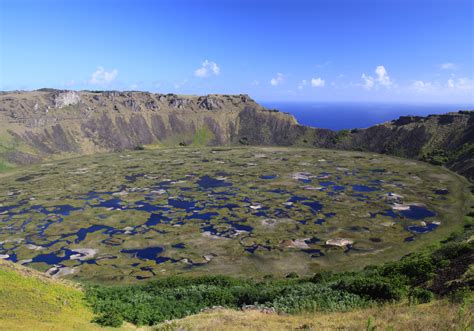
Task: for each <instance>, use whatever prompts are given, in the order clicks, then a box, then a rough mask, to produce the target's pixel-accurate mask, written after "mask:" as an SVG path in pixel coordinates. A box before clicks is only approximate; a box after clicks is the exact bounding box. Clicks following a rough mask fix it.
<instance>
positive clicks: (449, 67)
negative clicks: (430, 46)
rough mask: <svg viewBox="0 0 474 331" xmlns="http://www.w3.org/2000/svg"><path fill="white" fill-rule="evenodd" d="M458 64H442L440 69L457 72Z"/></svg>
mask: <svg viewBox="0 0 474 331" xmlns="http://www.w3.org/2000/svg"><path fill="white" fill-rule="evenodd" d="M457 67H458V66H457V64H456V63H452V62H445V63H440V64H439V68H440V69H442V70H455V69H457Z"/></svg>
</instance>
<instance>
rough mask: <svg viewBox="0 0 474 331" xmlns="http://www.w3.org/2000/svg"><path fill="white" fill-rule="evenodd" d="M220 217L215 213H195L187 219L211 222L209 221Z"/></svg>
mask: <svg viewBox="0 0 474 331" xmlns="http://www.w3.org/2000/svg"><path fill="white" fill-rule="evenodd" d="M218 215H219V214H218V213H213V212H210V213H202V214H198V213H193V214H191V215H189V216H186V219H191V220H202V221H209V220H211V218H213V217H214V216H218Z"/></svg>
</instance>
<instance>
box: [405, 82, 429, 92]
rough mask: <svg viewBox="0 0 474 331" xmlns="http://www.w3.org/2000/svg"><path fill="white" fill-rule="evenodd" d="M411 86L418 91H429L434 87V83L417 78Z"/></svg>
mask: <svg viewBox="0 0 474 331" xmlns="http://www.w3.org/2000/svg"><path fill="white" fill-rule="evenodd" d="M410 88H411V89H413V90H415V91H418V92H427V91H430V90H432V89H433V84H432V83H430V82H424V81H422V80H416V81H414V82H413V83H412V84H411V85H410Z"/></svg>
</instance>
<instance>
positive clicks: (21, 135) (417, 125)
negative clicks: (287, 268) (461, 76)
mask: <svg viewBox="0 0 474 331" xmlns="http://www.w3.org/2000/svg"><path fill="white" fill-rule="evenodd" d="M0 123H1V126H0V147H2V146H6V145H8V146H11V147H10V148H3V149H1V148H0V161H1V160H2V159H3V160H6V161H9V162H12V163H18V164H27V163H33V162H38V161H40V160H43V159H46V158H48V157H49V156H51V155H54V154H65V155H67V156H74V155H84V154H93V153H98V152H109V151H121V150H127V149H136V148H138V147H141V146H142V145H149V144H155V143H158V142H159V143H160V144H161V145H175V146H177V145H181V146H182V145H189V144H196V143H197V144H205V145H209V146H216V145H230V144H233V145H276V146H306V147H319V148H334V149H344V150H361V151H371V152H376V153H383V154H390V155H396V156H401V157H407V158H413V159H418V160H423V161H427V162H430V163H433V164H438V165H446V166H448V167H450V168H451V169H453V170H455V171H457V172H459V173H460V174H463V175H464V176H466V177H468V178H469V179H471V180H474V161H473V154H474V112H472V111H461V112H458V113H449V114H445V115H430V116H427V117H419V116H402V117H400V118H398V119H396V120H393V121H391V122H387V123H383V124H380V125H376V126H373V127H370V128H367V129H355V130H351V131H340V132H335V131H331V130H326V129H318V128H312V127H307V126H302V125H299V124H298V123H297V121H296V120H295V118H294V117H293V116H292V115H290V114H286V113H282V112H278V111H275V110H268V109H265V108H264V107H262V106H260V105H259V104H257V103H256V102H255V101H254V100H252V99H251V98H250V97H249V96H247V95H243V94H241V95H207V96H183V95H176V94H156V93H148V92H120V91H81V92H75V91H63V90H53V89H41V90H37V91H31V92H18V91H17V92H1V93H0Z"/></svg>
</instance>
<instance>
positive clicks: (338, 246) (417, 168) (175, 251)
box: [0, 148, 466, 282]
mask: <svg viewBox="0 0 474 331" xmlns="http://www.w3.org/2000/svg"><path fill="white" fill-rule="evenodd" d="M0 187H1V189H0V258H3V259H7V260H11V261H14V262H18V263H21V264H24V265H28V266H31V267H34V268H36V269H39V270H43V271H47V272H48V273H50V274H52V275H55V276H56V277H72V278H78V279H82V280H89V281H97V282H117V281H122V282H123V281H126V282H131V281H138V280H143V279H149V278H152V277H158V276H160V275H171V274H182V273H188V274H209V273H212V274H230V275H247V276H249V275H250V276H252V275H253V276H256V277H261V276H264V275H267V274H273V275H285V274H287V273H289V272H292V271H295V272H298V273H301V274H311V273H314V272H316V271H319V270H323V269H324V270H329V269H333V270H342V269H349V268H354V267H357V268H360V267H361V266H363V265H366V264H369V263H372V262H374V261H380V260H381V259H382V260H383V259H391V258H397V257H400V256H402V255H403V254H406V253H407V252H408V251H410V250H412V249H414V248H419V246H420V245H426V244H427V243H429V241H430V240H433V239H435V238H436V233H437V232H440V231H443V229H444V228H446V229H449V228H450V227H451V228H452V227H453V226H455V225H456V224H457V223H460V221H461V219H462V213H463V210H464V192H465V188H466V182H465V181H464V180H463V179H462V178H460V177H458V176H456V175H454V174H452V173H450V172H448V171H446V170H444V169H442V168H440V167H433V166H429V165H426V164H423V163H419V162H414V161H410V160H405V159H397V158H392V157H385V156H382V155H377V154H369V153H359V152H343V151H331V150H318V149H296V148H235V149H230V148H229V149H227V148H217V149H210V148H202V149H190V148H182V149H162V150H150V151H140V152H130V153H117V154H107V155H97V156H91V157H83V158H78V159H70V160H63V161H57V162H52V163H47V164H40V165H35V166H32V167H29V168H23V169H20V170H15V171H11V172H9V173H7V174H4V175H3V176H2V177H1V178H0ZM446 231H447V230H446Z"/></svg>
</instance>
